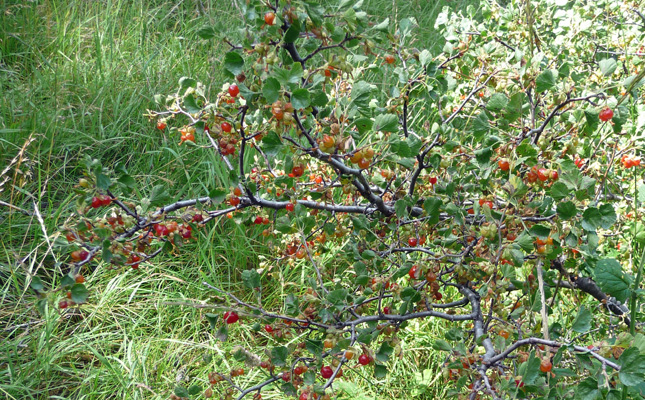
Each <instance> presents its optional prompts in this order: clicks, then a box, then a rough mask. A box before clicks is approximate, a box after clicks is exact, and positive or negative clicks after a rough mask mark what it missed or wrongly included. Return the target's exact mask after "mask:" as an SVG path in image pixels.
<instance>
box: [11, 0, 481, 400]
mask: <svg viewBox="0 0 645 400" xmlns="http://www.w3.org/2000/svg"><path fill="white" fill-rule="evenodd" d="M198 3H199V4H203V6H204V9H205V10H206V11H207V13H206V14H205V15H203V14H202V9H201V7H198ZM473 3H475V1H473V0H468V1H453V2H447V1H446V2H444V1H439V2H427V1H422V0H415V1H400V0H399V1H384V0H366V1H365V3H364V4H365V8H366V9H367V10H368V11H369V12H370V14H375V15H376V16H375V17H374V18H375V19H382V18H384V17H385V16H389V17H390V19H391V20H394V19H400V18H404V17H408V16H415V17H416V18H417V20H418V22H419V23H420V27H421V28H420V33H421V36H420V40H419V42H420V44H419V46H424V47H430V48H432V49H434V50H435V51H437V50H439V49H440V48H441V45H442V43H441V41H439V40H438V38H437V37H436V35H435V34H433V32H432V30H431V27H432V25H433V21H434V18H435V16H436V14H437V13H438V11H439V10H440V9H441V7H442V6H443V4H449V5H451V6H453V7H464V6H465V5H466V4H473ZM221 4H222V2H219V1H216V0H202V1H200V2H195V1H162V0H157V1H153V0H146V1H144V0H121V1H119V0H113V1H111V0H106V1H81V0H69V1H52V0H49V1H47V0H42V1H33V2H32V1H27V2H25V1H6V2H3V3H2V5H1V6H0V12H1V14H0V88H1V89H0V92H1V93H2V95H1V96H0V166H1V168H0V170H4V168H5V167H8V170H7V172H6V173H3V175H2V176H0V183H2V186H1V187H0V190H1V191H0V200H2V201H3V202H5V203H10V204H12V205H14V206H16V207H19V208H20V209H22V210H25V211H27V212H28V213H29V215H25V214H23V213H22V212H21V211H20V210H17V209H12V208H8V207H6V206H0V221H2V224H0V237H1V239H0V304H1V306H0V329H1V330H0V397H3V398H8V399H45V398H52V399H63V398H73V399H104V398H128V399H139V398H141V399H149V398H167V396H168V393H169V391H170V390H171V389H172V388H173V387H174V386H175V385H176V384H177V383H178V382H179V383H185V382H186V381H188V380H190V381H191V382H199V381H201V382H204V381H205V379H206V376H207V373H208V372H209V371H211V370H213V369H214V368H215V366H214V364H213V363H214V362H216V361H221V362H222V366H220V367H218V368H228V367H229V365H227V363H230V362H231V361H230V360H231V358H230V356H227V353H228V351H230V349H231V343H232V342H236V343H239V344H241V345H243V346H246V347H248V348H249V350H251V351H253V352H261V351H262V348H261V347H257V344H255V345H254V344H253V343H255V342H256V339H257V338H256V337H255V336H257V334H254V333H252V332H251V331H250V330H248V329H244V328H237V329H235V330H233V332H232V335H234V336H235V337H236V339H235V340H234V341H231V343H226V344H223V343H221V342H219V341H218V340H217V339H215V337H214V336H213V335H212V334H211V331H210V329H209V327H208V323H207V322H206V321H205V319H204V318H203V315H202V314H203V313H205V312H208V311H209V309H203V308H197V307H194V306H191V305H194V304H202V303H208V304H216V303H217V302H218V301H219V300H218V297H217V296H215V294H214V293H212V292H209V291H207V290H205V288H204V287H203V286H202V285H201V281H202V279H203V278H204V277H205V278H206V279H209V280H211V281H213V282H218V283H219V284H220V285H222V286H224V287H228V286H229V285H231V286H232V285H235V284H238V282H239V273H240V271H241V270H243V269H245V268H248V267H249V266H250V265H257V264H258V263H259V259H258V254H261V253H262V251H263V250H262V249H263V247H262V243H263V241H262V240H261V239H260V238H258V237H255V236H252V237H251V238H247V237H246V235H245V228H243V227H240V226H237V225H235V224H234V223H233V222H231V221H222V222H218V223H217V224H212V225H211V226H209V227H208V228H206V229H205V230H203V231H202V232H201V233H200V235H199V236H200V237H199V241H198V243H196V244H193V245H190V246H188V247H186V248H185V249H184V250H182V251H181V252H179V253H178V254H176V255H166V256H161V257H158V258H156V259H155V260H154V262H153V263H150V264H148V265H146V266H145V268H142V269H141V270H140V271H128V272H121V271H115V270H109V269H107V268H103V267H99V268H97V269H95V270H92V271H85V272H84V274H85V276H86V278H87V279H88V281H89V285H90V287H91V290H92V295H91V301H90V302H89V304H87V305H86V306H83V307H82V308H80V309H79V310H74V311H71V312H67V313H64V314H62V315H61V313H60V312H59V311H58V310H57V309H56V307H55V304H56V302H57V300H58V299H59V298H60V294H59V293H52V294H50V296H49V297H48V298H46V299H40V301H39V299H38V297H37V296H36V295H35V294H34V292H33V291H32V290H31V289H29V286H28V285H29V282H30V277H32V276H34V275H38V276H39V277H41V278H42V279H43V281H44V282H45V285H46V287H47V288H52V287H53V288H56V287H57V285H58V280H59V278H60V276H61V275H62V274H63V273H65V272H67V269H66V267H65V264H64V262H65V259H64V258H61V254H60V253H58V250H57V248H56V247H55V246H54V247H53V248H52V244H54V242H56V240H57V239H60V238H58V235H59V234H58V231H59V229H60V228H61V227H63V226H64V225H65V224H66V222H67V221H68V219H67V218H68V215H70V213H72V212H73V210H74V205H73V186H74V185H75V184H76V183H77V182H78V179H79V178H80V177H81V173H82V170H81V168H80V167H79V161H80V160H81V159H82V158H83V157H84V156H90V157H93V158H98V159H100V160H101V161H102V162H103V163H104V164H105V165H114V164H116V163H122V164H124V165H126V167H127V168H128V170H129V171H130V173H131V174H132V175H133V176H134V177H135V179H137V182H138V183H139V184H140V185H141V190H142V192H145V191H146V190H148V189H149V188H151V187H152V186H153V185H154V184H156V183H159V182H164V183H166V184H168V185H169V186H172V187H174V188H179V192H180V193H181V194H182V195H183V196H185V197H189V196H193V195H199V194H202V191H201V190H202V189H203V187H205V186H208V185H212V184H213V183H212V179H213V176H218V174H219V172H220V171H221V164H220V162H219V160H218V159H217V158H216V157H214V156H213V155H212V154H208V152H204V151H201V150H200V149H199V148H186V147H185V146H184V147H181V148H180V147H178V146H177V141H178V140H177V139H178V138H177V137H176V136H174V135H171V134H168V133H165V134H160V133H159V132H158V131H156V130H155V129H154V128H153V127H152V125H151V123H150V121H149V120H148V119H147V118H146V117H145V116H144V114H145V113H146V110H147V109H154V108H155V106H154V102H153V96H154V95H155V94H158V93H163V94H167V93H172V92H174V91H175V90H176V87H177V81H178V80H179V78H180V77H182V76H191V77H194V78H196V79H197V80H198V81H201V82H205V83H206V84H207V85H208V86H207V91H211V90H217V88H219V87H220V86H221V84H222V83H223V81H222V76H221V75H220V72H219V71H220V65H221V59H222V56H223V52H224V50H226V49H225V48H222V47H221V46H220V45H219V44H218V43H217V42H212V41H202V40H199V39H197V37H196V32H197V31H198V30H199V29H201V28H202V27H204V26H206V25H220V26H224V25H225V24H226V23H227V21H229V20H230V19H232V18H236V13H237V10H236V8H235V7H226V8H225V9H222V6H221ZM30 139H33V141H31V142H29V141H30ZM27 143H28V145H26V144H27ZM23 146H25V147H24V150H21V149H23ZM140 154H145V156H140ZM5 178H6V179H5ZM35 209H37V210H38V213H34V210H35ZM38 214H40V215H41V216H42V218H40V217H39V215H38ZM287 271H290V272H287ZM297 271H298V269H288V268H285V269H284V270H280V269H276V272H275V274H274V276H273V278H274V279H275V281H276V282H277V283H281V282H295V283H296V284H297V283H299V282H300V281H301V280H302V279H303V276H302V274H301V273H300V272H297ZM276 286H277V291H276V292H275V293H273V294H271V295H269V296H268V297H267V299H266V301H267V302H268V303H271V302H276V301H279V300H280V295H281V292H280V290H281V286H280V285H276ZM178 303H183V304H186V305H178ZM439 331H440V327H438V326H435V325H432V324H430V323H427V322H424V323H423V324H422V325H421V326H420V327H418V329H415V330H414V331H412V330H410V331H409V332H408V333H406V334H405V335H404V338H403V340H404V351H403V354H404V356H403V357H402V358H399V359H396V361H394V363H393V367H392V376H391V378H390V383H389V384H388V385H376V384H375V383H376V382H375V380H374V378H372V377H370V376H366V375H365V376H363V375H362V374H361V372H360V371H355V372H354V371H351V372H350V373H349V374H347V375H348V376H349V377H350V378H351V380H352V381H354V382H355V383H356V384H357V385H359V389H357V390H358V392H357V393H360V394H361V395H365V396H368V398H369V396H372V397H374V398H383V397H386V396H387V397H402V396H407V397H409V396H410V395H411V393H413V390H415V389H416V388H418V387H419V386H420V383H419V382H417V380H415V378H414V372H418V371H423V370H424V369H429V370H431V375H432V376H433V378H434V376H435V375H436V374H438V373H440V370H441V367H440V365H441V362H442V361H443V359H442V358H441V354H438V353H436V352H433V351H431V350H428V345H429V343H430V337H431V336H432V335H434V334H437V333H438V332H439ZM258 343H260V344H262V341H260V342H258ZM206 354H210V355H213V356H214V361H213V362H212V363H210V364H207V363H205V362H204V361H203V360H202V357H203V356H204V355H206ZM254 373H255V372H254ZM252 378H253V376H251V377H250V379H252ZM346 389H347V393H346V394H344V395H341V397H342V398H349V397H354V398H360V396H359V395H357V394H352V393H353V392H352V388H351V387H346ZM442 393H443V391H442V386H440V385H439V386H436V387H431V388H430V389H429V390H428V392H427V395H426V396H427V398H441V397H442ZM264 398H281V397H280V396H279V395H277V394H273V395H272V394H267V395H266V396H265V397H264ZM417 398H423V396H420V397H417Z"/></svg>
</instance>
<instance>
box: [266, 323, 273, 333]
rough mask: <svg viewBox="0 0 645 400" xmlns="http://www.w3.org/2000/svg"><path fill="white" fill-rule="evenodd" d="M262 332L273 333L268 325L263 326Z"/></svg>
mask: <svg viewBox="0 0 645 400" xmlns="http://www.w3.org/2000/svg"><path fill="white" fill-rule="evenodd" d="M264 330H265V331H267V333H273V327H272V326H271V325H269V324H267V325H264Z"/></svg>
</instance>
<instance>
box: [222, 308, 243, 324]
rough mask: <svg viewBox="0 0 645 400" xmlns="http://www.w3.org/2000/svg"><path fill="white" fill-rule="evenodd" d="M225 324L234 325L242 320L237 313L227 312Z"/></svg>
mask: <svg viewBox="0 0 645 400" xmlns="http://www.w3.org/2000/svg"><path fill="white" fill-rule="evenodd" d="M223 318H224V322H226V323H227V324H234V323H236V322H237V321H239V320H240V316H239V315H237V313H236V312H235V311H227V312H225V313H224V317H223Z"/></svg>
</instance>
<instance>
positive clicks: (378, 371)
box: [374, 364, 387, 379]
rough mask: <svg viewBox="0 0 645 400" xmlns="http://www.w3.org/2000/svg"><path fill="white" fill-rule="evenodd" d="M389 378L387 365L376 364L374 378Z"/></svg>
mask: <svg viewBox="0 0 645 400" xmlns="http://www.w3.org/2000/svg"><path fill="white" fill-rule="evenodd" d="M386 376H387V367H386V366H385V365H380V364H374V377H375V378H378V379H382V378H385V377H386Z"/></svg>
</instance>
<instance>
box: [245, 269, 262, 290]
mask: <svg viewBox="0 0 645 400" xmlns="http://www.w3.org/2000/svg"><path fill="white" fill-rule="evenodd" d="M242 281H243V282H244V286H246V287H247V288H249V289H255V288H257V287H260V274H258V271H256V270H255V269H247V270H246V271H242Z"/></svg>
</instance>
